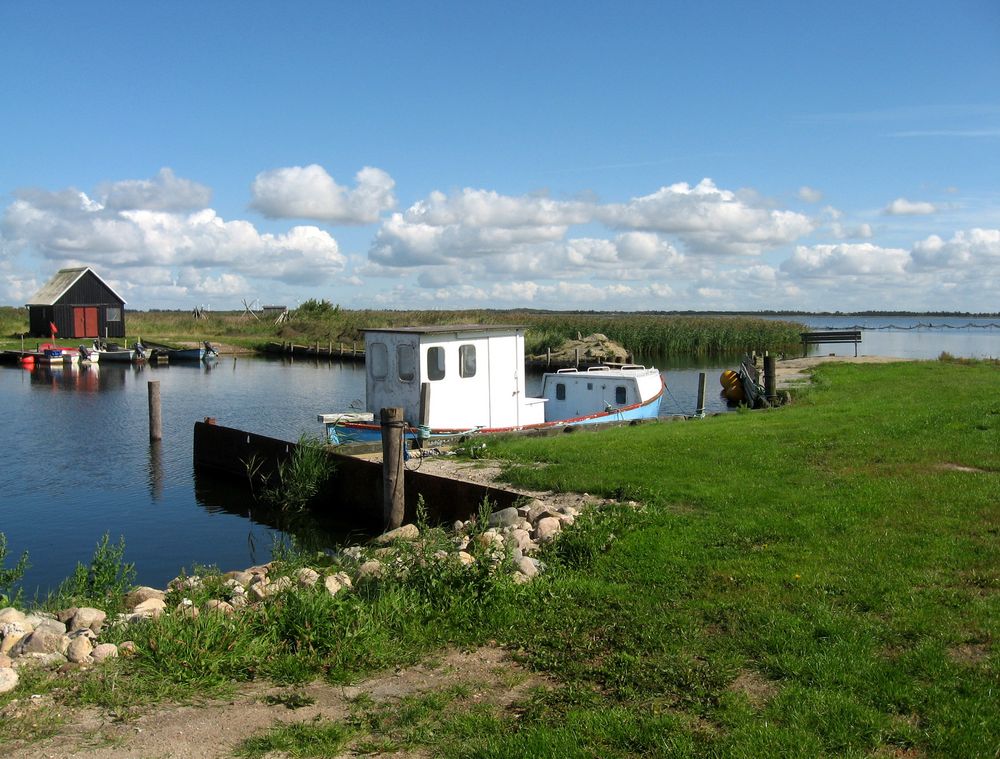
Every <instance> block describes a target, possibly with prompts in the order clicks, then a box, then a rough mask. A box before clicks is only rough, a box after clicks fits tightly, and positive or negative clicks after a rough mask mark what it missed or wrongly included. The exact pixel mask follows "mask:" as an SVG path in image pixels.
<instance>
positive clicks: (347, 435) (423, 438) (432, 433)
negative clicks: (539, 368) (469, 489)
mask: <svg viewBox="0 0 1000 759" xmlns="http://www.w3.org/2000/svg"><path fill="white" fill-rule="evenodd" d="M662 397H663V386H661V387H660V392H658V393H657V394H656V396H654V397H653V398H650V399H649V400H648V401H646V402H644V403H637V404H634V405H632V406H623V407H621V408H613V409H611V410H610V411H601V412H598V413H595V414H588V415H586V416H580V417H575V418H573V419H559V420H556V421H552V422H543V423H541V424H529V425H524V426H521V427H503V428H496V429H491V428H485V427H473V428H471V429H464V430H463V429H427V428H418V427H406V428H405V430H404V433H403V437H404V439H405V440H408V441H410V442H416V441H420V442H421V443H422V444H426V443H428V442H433V441H435V440H447V439H454V438H458V437H463V436H466V435H491V434H501V433H505V432H520V431H530V430H545V429H553V428H559V427H577V426H580V425H591V424H611V423H614V422H619V423H621V422H633V421H638V420H642V419H655V418H656V417H657V416H659V412H660V399H661V398H662ZM326 434H327V440H328V441H329V443H330V445H346V444H350V443H377V442H379V441H381V439H382V430H381V428H380V427H379V425H378V424H372V423H365V422H336V423H329V422H328V423H327V424H326Z"/></svg>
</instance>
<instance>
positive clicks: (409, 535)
mask: <svg viewBox="0 0 1000 759" xmlns="http://www.w3.org/2000/svg"><path fill="white" fill-rule="evenodd" d="M419 537H420V529H419V528H418V527H417V526H416V525H415V524H404V525H403V526H402V527H397V528H396V529H395V530H389V532H384V533H382V534H381V535H379V536H378V537H377V538H375V540H373V541H372V542H373V543H375V544H376V545H380V546H384V545H388V544H389V543H392V542H394V541H396V540H416V539H417V538H419Z"/></svg>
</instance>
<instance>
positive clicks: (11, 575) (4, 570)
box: [0, 532, 29, 608]
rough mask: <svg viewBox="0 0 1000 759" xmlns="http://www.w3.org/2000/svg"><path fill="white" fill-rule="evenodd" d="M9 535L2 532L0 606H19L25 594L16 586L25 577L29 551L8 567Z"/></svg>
mask: <svg viewBox="0 0 1000 759" xmlns="http://www.w3.org/2000/svg"><path fill="white" fill-rule="evenodd" d="M6 564H7V536H6V535H4V534H3V533H2V532H0V608H2V607H4V606H18V605H20V603H21V600H22V598H23V596H24V592H23V589H22V588H17V590H15V588H16V587H17V584H18V583H19V582H21V578H22V577H24V572H25V570H26V569H27V568H28V566H29V565H28V552H27V551H25V552H24V553H22V554H21V558H19V559H18V560H17V562H16V563H15V564H14V566H12V567H7V566H6Z"/></svg>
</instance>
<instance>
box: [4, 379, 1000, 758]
mask: <svg viewBox="0 0 1000 759" xmlns="http://www.w3.org/2000/svg"><path fill="white" fill-rule="evenodd" d="M998 399H1000V366H998V365H997V363H995V362H952V361H938V362H918V363H901V364H889V365H847V364H839V365H838V364H830V365H825V366H822V367H820V368H818V369H817V370H816V374H815V383H814V385H813V387H812V388H811V389H810V390H809V391H808V392H807V394H806V395H805V396H804V397H800V398H799V399H797V401H796V403H794V404H792V405H790V406H787V407H783V408H781V409H777V410H772V411H762V412H748V413H741V414H731V415H722V416H717V417H711V418H707V419H703V420H690V421H685V422H675V423H659V424H650V425H642V426H638V427H632V428H620V429H610V430H604V431H601V432H593V433H589V432H578V433H577V434H574V435H563V436H559V437H556V438H538V439H520V438H510V439H506V440H502V441H496V442H491V443H490V444H489V445H488V449H487V450H488V453H489V455H491V456H493V457H495V458H497V459H499V460H501V461H503V462H506V466H507V469H506V472H507V474H506V476H507V477H508V478H509V479H511V480H512V481H514V482H517V483H519V484H522V485H527V486H531V487H535V488H539V489H555V490H572V491H587V492H589V493H591V494H596V495H601V496H611V497H615V498H617V499H620V500H621V501H622V502H621V503H620V504H619V505H613V506H609V507H605V508H602V509H600V510H597V511H593V512H589V513H588V514H587V515H586V516H584V517H581V518H578V519H577V521H576V524H574V525H573V527H572V528H568V529H566V530H565V531H564V532H563V534H562V536H561V537H560V538H559V540H558V541H556V542H555V543H554V544H552V545H550V546H549V547H548V548H547V550H546V552H545V553H544V555H543V557H542V558H543V559H544V561H545V562H546V564H547V567H548V568H547V571H546V572H544V573H543V574H542V575H541V576H540V577H538V578H536V579H535V580H534V581H533V582H532V583H530V584H528V585H524V586H515V585H512V584H510V583H509V582H508V581H506V580H505V579H504V578H503V577H502V576H497V575H491V574H490V573H489V572H486V571H483V568H484V567H485V566H486V562H481V563H480V566H479V567H477V566H476V565H473V566H472V567H471V568H470V569H468V570H464V569H460V568H458V567H454V568H453V569H452V571H451V572H449V573H444V574H441V573H438V572H432V571H429V569H428V567H429V566H430V563H429V562H425V561H422V560H421V557H420V556H417V555H414V556H413V561H412V562H411V564H410V566H411V567H412V571H411V573H410V576H409V578H408V579H406V580H392V581H385V582H373V583H366V584H364V585H360V586H359V587H358V588H357V589H356V590H355V591H353V592H350V593H341V594H338V595H337V596H333V597H331V596H328V595H327V596H325V595H323V593H322V592H317V591H316V590H312V589H310V590H304V589H303V590H296V589H292V590H289V591H288V592H287V593H284V594H282V595H281V596H279V597H278V599H277V600H276V602H275V603H274V604H271V605H268V606H264V607H261V608H259V609H256V608H255V609H254V610H252V611H248V612H247V613H245V614H241V615H237V616H234V617H224V616H221V615H208V614H205V615H202V616H201V617H198V618H197V619H194V620H190V619H185V618H180V617H178V616H174V615H171V616H164V617H163V618H161V620H160V621H158V622H147V623H143V624H142V626H141V627H139V628H138V629H129V628H121V631H120V633H116V634H119V635H120V636H122V637H124V636H126V635H127V636H129V637H131V639H133V640H134V641H135V642H136V644H137V649H138V650H137V654H136V655H135V656H134V657H132V658H127V659H123V660H121V661H119V662H117V663H115V664H111V665H107V666H102V667H100V668H98V669H96V670H94V671H93V672H90V673H82V674H80V675H78V676H77V678H76V679H75V680H74V681H73V682H74V685H73V686H72V687H71V688H60V687H58V686H56V685H53V684H52V683H51V681H46V680H44V679H43V678H42V677H41V676H38V677H36V678H35V679H31V678H28V677H26V678H25V682H23V683H22V685H21V686H20V687H19V689H18V691H16V692H15V693H14V694H13V696H17V695H21V696H23V695H25V694H27V693H39V692H50V693H53V694H55V696H56V697H57V698H64V699H65V700H66V701H67V702H70V701H73V702H83V703H96V704H99V705H101V706H103V707H104V708H105V709H107V710H110V711H114V712H115V713H116V714H119V715H122V714H124V715H127V714H129V713H131V711H132V710H134V709H136V708H139V705H141V704H143V703H148V702H150V701H153V700H156V699H158V698H164V697H174V698H185V697H186V698H191V697H193V696H197V695H208V694H214V693H218V692H220V691H224V690H225V689H226V688H228V687H231V686H232V684H233V683H235V682H237V681H240V680H243V679H247V678H270V679H273V680H275V681H277V682H279V683H288V684H290V685H294V684H296V683H301V682H304V681H305V680H307V679H309V678H311V677H317V676H321V677H325V678H327V679H329V680H331V681H334V682H345V681H352V680H356V679H358V678H360V677H361V676H362V675H364V674H365V673H369V672H373V671H376V670H380V669H383V668H387V667H393V666H401V665H406V664H411V663H413V662H416V661H420V660H421V658H422V657H425V656H427V655H428V653H429V652H433V651H434V650H436V649H437V648H438V647H440V646H443V645H446V644H452V645H459V646H467V645H476V644H482V643H486V642H488V641H496V642H497V643H499V644H500V645H503V646H505V647H506V648H507V649H508V650H509V651H511V652H512V653H513V654H514V655H515V656H517V657H518V658H519V659H521V660H522V661H523V662H524V663H525V664H526V665H528V666H529V667H530V668H532V669H533V670H535V671H536V672H538V673H540V674H541V675H543V676H544V677H545V682H547V683H549V685H548V686H546V687H543V688H540V689H537V690H533V691H525V692H524V694H523V695H522V696H521V697H520V698H519V699H518V700H517V702H516V703H515V704H514V705H513V706H511V707H505V706H502V705H490V704H489V703H483V702H479V701H477V700H476V699H475V698H472V697H471V696H470V694H469V693H468V692H467V691H462V690H435V691H430V692H426V693H423V694H420V695H419V696H416V697H412V698H404V699H400V700H398V701H393V700H391V699H390V700H388V701H379V702H375V703H372V702H371V701H370V700H367V701H366V700H365V699H364V698H362V697H358V698H357V699H355V700H354V702H353V703H352V704H351V712H352V713H351V716H350V717H348V718H346V719H345V720H342V721H336V720H320V721H315V722H308V723H305V724H303V725H301V726H300V727H295V728H289V727H287V726H284V725H282V724H280V723H281V722H283V720H281V719H280V718H278V719H277V720H276V723H275V729H274V730H272V731H267V732H266V733H263V734H261V735H257V736H248V739H247V740H246V741H245V742H244V743H243V744H242V746H241V747H240V750H239V751H240V755H243V756H263V755H267V753H268V752H270V751H287V752H289V754H290V755H296V756H310V755H323V754H324V752H337V751H352V750H357V751H362V752H364V751H369V752H371V751H376V750H377V751H382V752H387V753H388V752H392V751H400V750H415V751H421V752H423V753H427V754H429V755H435V756H452V757H472V756H476V757H509V756H551V757H557V756H558V757H563V756H567V757H574V756H581V757H582V756H586V757H594V756H601V757H646V756H663V757H667V756H669V757H761V756H775V757H777V756H781V757H784V756H816V757H819V756H838V757H871V756H907V757H923V756H926V757H995V752H996V749H997V747H998V746H1000V653H998V652H997V649H996V640H997V638H998V636H1000V552H998V550H997V545H998V539H1000V501H998V500H997V493H998V492H1000V400H998ZM437 539H440V540H447V539H448V538H447V536H446V535H445V534H444V533H440V534H439V536H438V538H437ZM426 550H428V551H430V550H433V545H429V546H427V549H426ZM307 559H308V557H302V556H296V554H295V553H294V552H292V553H290V554H289V555H287V556H283V557H279V561H280V562H281V563H282V565H283V566H285V567H286V569H287V571H293V570H294V567H295V565H296V562H299V561H305V560H307ZM220 583H221V580H220ZM206 592H208V591H206ZM213 592H215V589H213ZM171 600H176V599H171ZM193 600H195V601H196V602H197V600H198V599H197V598H195V599H193ZM8 698H10V696H7V697H0V710H2V706H3V703H4V700H5V699H8ZM0 713H2V711H0ZM46 729H52V730H54V729H58V728H57V726H55V727H53V726H52V725H48V726H46V725H45V724H39V725H38V727H36V728H34V730H37V731H38V733H42V734H44V733H45V732H46ZM25 730H27V728H26V727H25V726H24V725H15V724H8V725H4V724H3V723H2V722H0V739H3V738H7V739H10V738H11V737H24V731H25ZM29 733H30V735H37V734H38V733H31V732H30V731H29ZM29 737H30V736H29Z"/></svg>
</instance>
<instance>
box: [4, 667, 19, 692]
mask: <svg viewBox="0 0 1000 759" xmlns="http://www.w3.org/2000/svg"><path fill="white" fill-rule="evenodd" d="M19 679H20V678H19V677H18V675H17V672H15V671H14V670H13V669H11V668H10V667H0V693H10V692H11V691H12V690H14V688H16V687H17V681H18V680H19Z"/></svg>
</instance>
